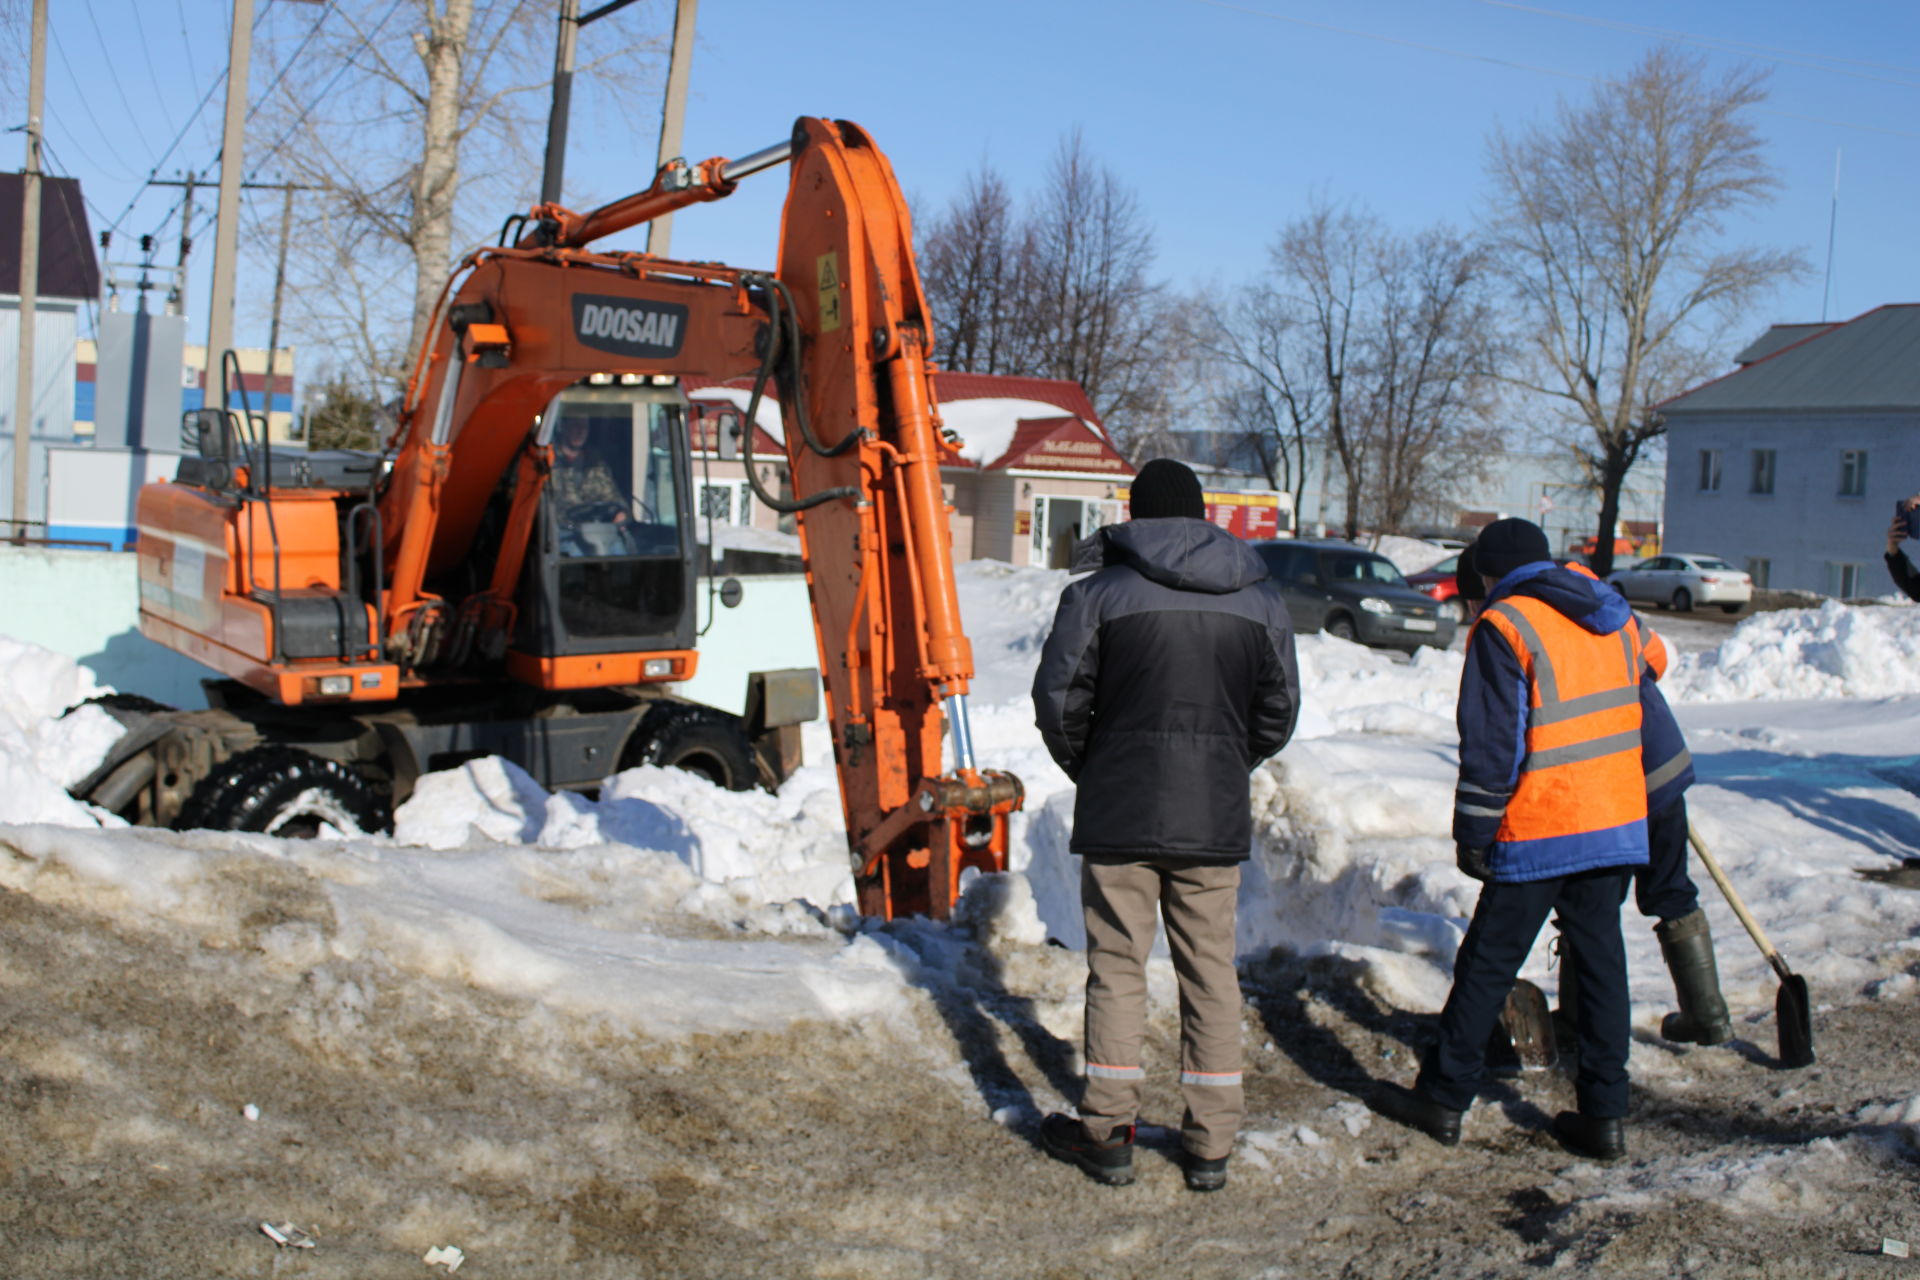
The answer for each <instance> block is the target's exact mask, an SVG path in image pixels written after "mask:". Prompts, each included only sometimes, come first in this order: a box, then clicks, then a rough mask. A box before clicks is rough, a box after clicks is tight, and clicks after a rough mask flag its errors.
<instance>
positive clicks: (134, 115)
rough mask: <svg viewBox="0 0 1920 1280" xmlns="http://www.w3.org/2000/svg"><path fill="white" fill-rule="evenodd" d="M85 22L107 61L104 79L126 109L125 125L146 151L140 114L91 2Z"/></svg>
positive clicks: (150, 147)
mask: <svg viewBox="0 0 1920 1280" xmlns="http://www.w3.org/2000/svg"><path fill="white" fill-rule="evenodd" d="M87 21H89V22H91V23H92V24H93V34H94V35H95V36H97V37H99V40H100V56H101V57H103V58H105V59H106V60H107V76H106V78H107V79H109V80H111V81H113V91H114V92H115V93H117V94H119V95H120V105H121V106H122V107H124V108H126V112H127V123H128V124H130V125H132V126H133V132H134V136H136V137H138V138H139V139H140V145H141V146H142V147H145V148H146V149H148V150H152V149H153V144H152V143H151V142H148V141H147V135H146V132H145V131H144V130H142V129H141V128H140V113H139V112H137V111H135V110H134V109H133V103H132V102H131V101H129V100H128V98H127V86H126V84H125V82H124V77H122V76H121V75H120V72H119V71H118V69H116V68H115V67H114V65H113V54H112V52H111V51H110V49H109V47H108V45H107V33H106V32H104V31H102V30H101V29H100V15H99V14H97V13H95V12H94V11H93V0H87Z"/></svg>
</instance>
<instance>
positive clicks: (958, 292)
mask: <svg viewBox="0 0 1920 1280" xmlns="http://www.w3.org/2000/svg"><path fill="white" fill-rule="evenodd" d="M919 241H920V252H919V260H920V278H921V283H922V285H923V286H924V287H925V289H926V291H927V297H928V299H929V302H930V304H931V305H932V307H933V309H934V314H935V315H936V316H937V317H938V318H939V328H938V331H937V333H938V338H939V343H940V349H941V353H942V358H943V360H944V361H945V362H946V364H947V366H948V367H950V368H953V369H964V370H967V371H968V372H971V373H1006V372H1009V369H1008V367H1007V366H1008V361H1009V360H1010V359H1011V358H1012V343H1011V337H1012V335H1011V334H1010V333H1009V331H1008V322H1009V315H1010V311H1011V308H1012V302H1013V300H1012V298H1011V296H1010V289H1011V286H1012V282H1013V280H1014V279H1015V278H1017V277H1018V276H1019V274H1020V265H1019V259H1020V257H1021V256H1022V245H1021V232H1020V230H1019V229H1018V228H1016V226H1015V225H1014V215H1013V199H1012V197H1011V196H1010V195H1009V194H1008V192H1007V184H1006V181H1005V180H1004V179H1002V178H1001V177H1000V175H999V174H998V173H996V172H994V171H993V170H992V169H991V168H987V167H985V166H982V167H981V169H980V170H979V171H978V172H977V173H975V174H974V175H973V176H971V177H970V178H968V180H967V185H966V187H965V188H964V189H963V190H962V191H961V192H960V194H959V195H958V196H956V197H955V198H954V200H953V202H952V203H951V204H950V205H948V206H947V208H946V209H945V210H944V211H943V212H942V213H941V214H940V215H939V216H938V217H936V218H934V219H933V220H932V221H931V222H930V223H929V225H928V228H927V230H926V231H925V232H924V233H922V234H921V235H920V237H919Z"/></svg>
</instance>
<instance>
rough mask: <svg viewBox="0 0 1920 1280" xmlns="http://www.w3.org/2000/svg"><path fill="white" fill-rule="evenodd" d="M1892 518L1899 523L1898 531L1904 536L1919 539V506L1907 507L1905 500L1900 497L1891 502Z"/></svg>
mask: <svg viewBox="0 0 1920 1280" xmlns="http://www.w3.org/2000/svg"><path fill="white" fill-rule="evenodd" d="M1893 518H1894V519H1895V520H1897V521H1899V523H1900V531H1901V533H1903V534H1904V535H1905V536H1907V537H1909V538H1913V539H1915V540H1920V506H1916V507H1915V508H1914V509H1913V510H1911V511H1910V510H1908V509H1907V500H1906V499H1905V498H1901V499H1900V500H1899V501H1897V502H1895V503H1894V504H1893Z"/></svg>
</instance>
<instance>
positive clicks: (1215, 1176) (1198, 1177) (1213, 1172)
mask: <svg viewBox="0 0 1920 1280" xmlns="http://www.w3.org/2000/svg"><path fill="white" fill-rule="evenodd" d="M1180 1169H1181V1172H1183V1173H1184V1174H1185V1175H1186V1178H1187V1190H1189V1191H1218V1190H1219V1189H1220V1188H1222V1187H1224V1186H1226V1185H1227V1158H1226V1157H1225V1156H1218V1157H1216V1158H1214V1159H1212V1160H1205V1159H1202V1158H1201V1157H1199V1156H1197V1155H1195V1154H1193V1152H1191V1151H1188V1150H1186V1149H1184V1148H1182V1149H1181V1152H1180Z"/></svg>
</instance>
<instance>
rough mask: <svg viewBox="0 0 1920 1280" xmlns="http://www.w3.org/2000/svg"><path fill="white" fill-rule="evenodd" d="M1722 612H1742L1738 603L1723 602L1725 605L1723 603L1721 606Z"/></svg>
mask: <svg viewBox="0 0 1920 1280" xmlns="http://www.w3.org/2000/svg"><path fill="white" fill-rule="evenodd" d="M1720 612H1722V613H1738V612H1740V606H1739V605H1737V604H1723V605H1721V606H1720Z"/></svg>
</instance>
